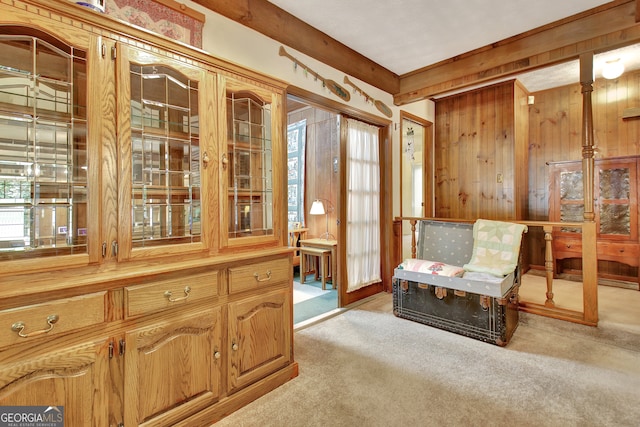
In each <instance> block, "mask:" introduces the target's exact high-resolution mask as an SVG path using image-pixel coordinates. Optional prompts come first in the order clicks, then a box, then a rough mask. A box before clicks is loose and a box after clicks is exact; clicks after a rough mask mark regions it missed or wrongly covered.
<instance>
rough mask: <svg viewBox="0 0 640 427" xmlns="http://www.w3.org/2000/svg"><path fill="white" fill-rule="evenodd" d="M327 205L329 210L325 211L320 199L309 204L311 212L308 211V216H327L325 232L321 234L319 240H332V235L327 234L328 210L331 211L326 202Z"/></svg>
mask: <svg viewBox="0 0 640 427" xmlns="http://www.w3.org/2000/svg"><path fill="white" fill-rule="evenodd" d="M326 202H327V204H328V205H329V209H327V210H325V208H324V203H322V200H320V199H316V200H314V201H313V203H312V204H311V210H309V214H310V215H326V216H327V231H326V232H325V233H324V234H322V235H321V236H320V238H321V239H322V238H324V239H326V240H329V237H331V238H334V239H335V237H334V236H333V234H330V233H329V212H328V211H329V210H331V208H330V206H331V203H330V202H329V201H328V200H326Z"/></svg>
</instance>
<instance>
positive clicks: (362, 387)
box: [217, 294, 640, 427]
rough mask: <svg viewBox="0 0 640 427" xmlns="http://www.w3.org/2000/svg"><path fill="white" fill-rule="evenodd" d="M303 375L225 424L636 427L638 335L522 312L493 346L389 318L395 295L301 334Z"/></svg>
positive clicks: (639, 408)
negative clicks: (502, 341) (503, 341)
mask: <svg viewBox="0 0 640 427" xmlns="http://www.w3.org/2000/svg"><path fill="white" fill-rule="evenodd" d="M294 340H295V358H296V360H297V361H298V362H299V364H300V375H299V376H298V377H297V378H295V379H293V380H292V381H290V382H288V383H286V384H284V385H283V386H281V387H279V388H278V389H276V390H274V391H272V392H271V393H269V394H267V395H266V396H263V397H261V398H260V399H258V400H256V401H255V402H253V403H251V404H249V405H248V406H246V407H244V408H242V409H240V410H239V411H237V412H235V413H233V414H231V415H230V416H228V417H227V418H225V419H223V420H221V421H220V422H219V423H218V424H217V425H219V426H234V427H236V426H260V427H267V426H287V427H292V426H323V427H325V426H338V427H339V426H385V427H386V426H514V425H517V426H562V427H566V426H580V427H584V426H637V425H638V422H639V421H638V420H640V405H639V404H638V397H637V396H638V390H640V363H638V361H639V360H640V335H638V334H634V333H632V332H629V331H628V330H623V329H616V328H613V327H609V326H607V327H604V328H591V327H588V326H582V325H575V324H569V323H567V322H561V321H557V320H552V319H547V318H543V317H540V316H535V315H529V314H526V313H522V314H521V322H520V325H519V327H518V329H517V330H516V331H515V334H514V336H513V338H512V340H511V342H510V343H509V345H508V346H507V347H504V348H502V347H497V346H494V345H491V344H487V343H483V342H480V341H477V340H473V339H470V338H466V337H463V336H460V335H456V334H453V333H449V332H445V331H442V330H439V329H435V328H432V327H429V326H425V325H422V324H419V323H415V322H411V321H409V320H405V319H399V318H396V317H395V316H394V315H393V314H392V296H391V295H390V294H380V295H378V296H375V297H374V298H372V299H370V300H369V301H367V302H366V303H364V304H363V305H360V306H358V307H356V308H354V309H351V310H348V311H346V312H344V313H342V314H340V315H338V316H336V317H333V318H330V319H328V320H326V321H324V322H321V323H317V324H314V325H313V326H310V327H308V328H305V329H302V330H299V331H297V332H296V333H295V335H294Z"/></svg>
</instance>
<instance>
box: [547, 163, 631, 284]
mask: <svg viewBox="0 0 640 427" xmlns="http://www.w3.org/2000/svg"><path fill="white" fill-rule="evenodd" d="M549 168H550V192H549V194H550V201H549V220H550V221H565V222H566V221H568V222H582V221H583V215H584V199H583V197H584V195H583V182H582V162H581V161H563V162H551V163H549ZM639 169H640V158H639V157H638V156H628V157H612V158H601V159H596V160H595V173H594V214H595V218H594V220H595V222H596V230H597V242H596V244H597V253H598V259H600V260H605V261H616V262H620V263H623V264H627V265H630V266H633V267H638V266H639V265H640V242H639V240H638V226H639V225H640V224H639V222H638V219H639V218H638V191H639V188H638V171H639ZM553 255H554V261H555V262H556V263H557V261H558V260H562V259H566V258H581V257H582V237H581V235H580V230H579V229H576V228H574V227H559V228H557V229H556V230H554V233H553ZM555 271H556V272H560V271H559V266H558V265H556V266H555ZM636 281H637V279H636Z"/></svg>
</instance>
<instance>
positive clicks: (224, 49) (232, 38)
mask: <svg viewBox="0 0 640 427" xmlns="http://www.w3.org/2000/svg"><path fill="white" fill-rule="evenodd" d="M185 4H186V5H187V6H188V7H190V8H193V9H195V10H197V11H199V12H201V13H204V14H205V16H206V20H205V24H204V29H203V33H202V39H203V50H205V51H207V52H209V53H210V54H211V55H213V56H215V57H218V58H221V59H224V60H227V61H230V62H233V63H236V64H239V65H242V66H244V67H247V68H250V69H253V70H256V71H259V72H261V73H263V74H267V75H270V76H272V77H275V78H277V79H279V80H282V81H284V82H286V83H288V84H291V85H293V86H297V87H300V88H302V89H305V90H307V91H309V92H313V93H316V94H319V95H322V96H324V97H326V98H329V99H331V100H332V101H337V102H341V103H343V104H347V105H349V106H350V107H352V108H357V109H358V110H361V111H365V112H367V113H370V114H374V115H377V116H381V117H385V118H387V117H386V116H384V115H383V114H382V113H380V112H379V111H378V109H377V108H376V107H375V106H374V105H373V103H372V102H366V100H365V98H364V97H362V96H361V95H359V94H357V93H355V92H353V91H351V99H350V100H349V102H344V101H343V100H342V99H340V98H338V97H337V96H335V95H333V94H332V93H331V92H329V90H328V89H326V88H323V87H322V84H321V83H320V82H319V81H315V80H314V78H313V76H311V75H310V74H305V72H304V69H303V68H302V67H300V66H298V67H297V69H294V65H293V62H292V61H291V60H290V59H288V58H286V57H283V56H280V55H279V54H278V51H279V48H280V46H282V44H281V43H279V42H277V41H275V40H273V39H270V38H268V37H266V36H264V35H262V34H260V33H258V32H256V31H254V30H252V29H250V28H247V27H245V26H243V25H240V24H238V23H237V22H235V21H232V20H230V19H228V18H225V17H223V16H222V15H218V14H216V13H213V12H212V11H210V10H209V9H206V8H204V7H202V6H200V5H199V4H196V3H194V2H192V1H190V0H186V1H185ZM284 47H285V49H286V50H287V52H288V53H289V54H291V55H293V56H294V57H295V58H297V59H298V61H300V62H302V63H303V64H305V65H306V66H307V67H309V68H310V69H312V70H313V71H315V72H316V73H318V74H319V75H321V76H322V77H324V78H326V79H331V80H334V81H336V82H337V83H339V84H340V85H342V86H344V87H345V88H347V89H349V90H351V89H352V88H351V86H349V85H347V84H343V82H344V76H345V73H344V72H342V71H339V70H337V69H335V68H332V67H330V66H328V65H325V64H324V63H322V62H318V61H316V60H315V59H313V58H310V57H308V56H306V55H304V54H302V53H300V52H298V51H296V50H294V49H292V48H290V47H288V46H284ZM348 77H349V80H351V81H352V82H353V83H355V84H356V85H357V86H358V87H359V88H360V89H362V90H363V91H364V92H366V93H367V94H368V95H369V96H370V97H372V98H374V99H378V100H380V101H382V102H384V103H385V104H386V105H387V106H389V107H390V108H391V110H392V111H393V117H392V118H391V120H392V121H393V123H394V125H393V126H392V129H393V133H392V144H393V147H392V150H393V151H392V152H393V171H394V172H393V215H394V216H397V215H400V173H399V170H400V169H399V166H400V158H399V155H400V127H401V126H400V124H399V122H400V108H399V107H396V106H394V105H393V96H392V95H391V94H389V93H387V92H384V91H382V90H380V89H377V88H375V87H373V86H370V85H369V84H367V83H364V82H362V81H360V80H358V79H356V78H355V77H352V76H348ZM402 109H403V110H404V111H407V112H409V113H411V114H413V115H416V116H418V117H422V118H424V119H426V120H429V121H431V122H433V120H434V116H435V104H434V103H433V102H432V101H428V100H427V101H421V102H416V103H412V104H409V105H404V106H402Z"/></svg>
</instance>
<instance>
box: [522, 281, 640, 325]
mask: <svg viewBox="0 0 640 427" xmlns="http://www.w3.org/2000/svg"><path fill="white" fill-rule="evenodd" d="M546 291H547V282H546V279H545V277H543V276H540V275H536V274H532V273H527V274H525V275H523V276H522V285H521V286H520V300H521V301H528V302H534V303H537V304H544V301H545V299H546ZM553 293H554V297H553V300H554V301H555V303H556V307H562V308H566V309H570V310H576V311H582V309H583V308H582V283H581V282H575V281H570V280H562V279H555V280H554V281H553ZM598 318H599V325H600V326H603V327H604V326H612V327H616V328H622V329H628V330H631V331H635V332H637V333H639V334H640V291H638V290H636V289H624V288H619V287H614V286H604V285H600V286H598Z"/></svg>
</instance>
